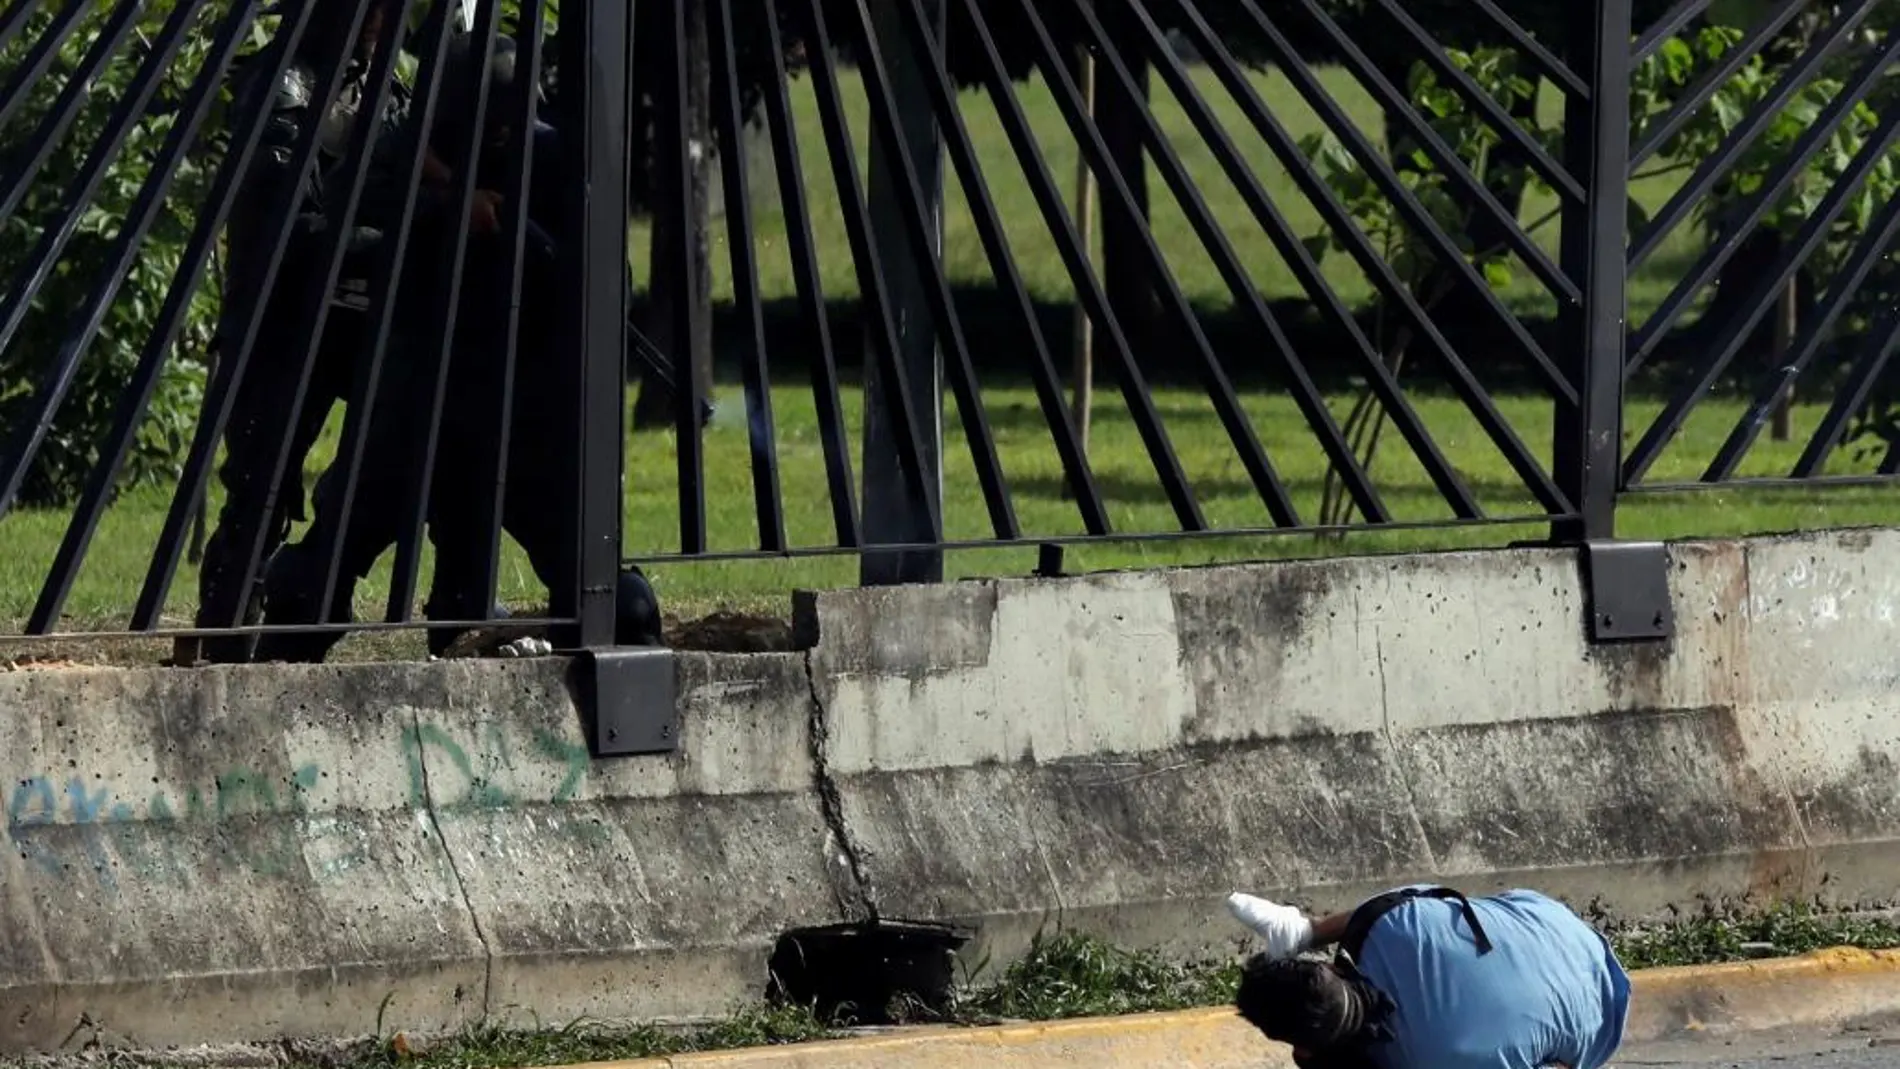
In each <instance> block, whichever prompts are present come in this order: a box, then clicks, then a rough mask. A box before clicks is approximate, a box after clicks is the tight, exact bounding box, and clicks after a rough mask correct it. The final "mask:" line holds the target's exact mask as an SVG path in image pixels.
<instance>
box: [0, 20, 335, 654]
mask: <svg viewBox="0 0 1900 1069" xmlns="http://www.w3.org/2000/svg"><path fill="white" fill-rule="evenodd" d="M259 2H260V0H237V2H236V3H235V4H233V5H232V7H231V11H230V13H229V14H228V15H226V16H225V20H224V22H223V24H222V25H221V26H220V27H219V29H218V32H217V35H216V36H215V37H214V38H213V40H212V43H211V47H210V49H209V51H208V52H207V54H206V57H205V62H204V66H203V67H202V68H200V70H199V72H198V75H197V77H196V78H195V79H194V80H193V81H192V84H191V88H190V89H189V90H187V91H186V94H185V100H184V103H183V105H182V106H181V108H180V110H179V113H178V115H177V116H176V117H175V118H174V120H173V122H172V128H171V130H170V131H169V132H168V133H167V134H166V135H165V141H164V143H163V144H162V145H161V146H160V147H159V151H158V155H157V156H156V157H155V158H154V160H153V163H152V169H151V171H150V173H148V174H147V176H146V179H145V184H144V185H143V186H141V187H140V189H139V194H138V198H137V199H136V200H135V201H134V202H133V204H132V208H131V210H130V211H128V212H127V213H126V217H125V219H124V221H123V222H121V223H120V225H119V234H118V237H117V238H115V239H114V241H113V246H112V249H111V251H110V252H109V253H108V254H107V256H106V258H105V262H106V263H107V264H108V265H109V266H108V268H107V269H106V271H105V273H104V275H103V277H102V281H101V283H100V285H99V288H98V289H97V290H95V291H94V293H93V295H92V299H91V300H90V301H89V302H87V304H86V305H85V307H83V308H81V309H79V310H78V312H77V313H76V314H75V316H74V323H75V326H74V329H73V332H72V333H71V334H70V335H69V336H68V338H67V340H66V342H65V343H64V345H63V346H62V347H61V350H60V356H59V357H58V358H57V362H59V363H64V362H66V361H67V360H68V359H69V358H68V356H67V355H66V354H67V353H68V352H70V353H71V354H72V356H71V357H70V359H71V360H72V361H73V363H74V364H75V365H76V364H77V362H78V361H79V359H80V358H81V357H82V356H83V354H84V353H85V351H86V349H87V348H88V347H89V346H91V344H92V341H93V339H94V338H96V337H98V334H99V330H100V328H101V326H103V325H104V323H105V317H106V313H107V311H108V310H109V309H110V308H111V307H112V304H113V301H114V300H115V299H116V298H117V296H118V292H119V287H120V286H121V285H123V284H124V281H125V278H126V276H127V275H128V274H130V272H131V267H132V263H133V261H134V259H135V258H136V257H137V256H138V251H139V246H140V244H141V243H142V242H143V241H144V239H145V235H146V234H147V233H148V232H149V231H150V230H151V227H152V224H153V223H154V222H155V221H156V220H157V218H158V214H159V209H160V208H161V207H162V206H163V205H164V202H165V197H166V195H167V194H168V193H169V192H170V190H171V186H172V182H173V181H174V180H176V179H177V177H178V172H179V165H180V164H181V163H182V162H183V161H184V159H185V154H186V153H187V152H188V151H189V150H190V148H191V144H192V142H193V141H194V140H195V139H196V138H197V136H198V132H199V131H200V130H201V129H202V128H203V127H204V125H205V120H206V118H207V117H208V116H209V115H210V113H211V105H212V103H213V102H214V101H215V100H216V99H217V97H218V92H219V88H220V86H221V85H222V84H223V82H224V78H225V74H226V72H227V71H229V70H230V67H231V61H232V60H233V59H234V58H235V57H236V56H237V52H238V49H239V48H240V47H241V46H242V45H243V44H244V42H245V40H246V38H247V36H248V34H249V32H250V28H251V24H252V20H253V16H254V14H255V12H256V10H257V6H258V4H259ZM296 19H297V16H295V15H293V16H292V17H291V18H290V19H287V20H286V26H285V31H284V32H285V33H292V32H294V30H293V28H292V26H293V24H294V25H295V26H297V27H300V26H301V23H300V22H297V21H296ZM284 62H288V60H287V59H285V60H284ZM268 101H269V97H268V95H266V94H259V96H258V98H257V99H256V100H255V101H254V102H253V104H252V107H251V108H250V109H249V110H248V111H247V112H246V113H245V114H244V115H242V116H241V117H239V118H238V119H237V121H236V122H235V123H234V124H233V126H232V129H233V131H234V134H233V137H232V139H231V149H230V152H231V157H230V158H229V159H228V160H227V162H226V165H225V167H224V168H222V169H221V170H220V171H219V173H218V176H217V178H216V179H215V180H214V183H213V185H212V189H211V193H210V196H209V198H208V199H207V200H206V201H205V204H206V205H207V206H209V210H201V213H200V217H199V222H198V228H197V229H196V230H195V231H194V232H193V233H192V236H191V243H190V244H189V245H188V246H187V248H186V252H185V255H184V257H183V258H182V259H181V260H180V261H179V267H178V275H177V276H176V277H175V278H174V279H173V281H172V286H171V289H170V291H169V292H168V293H167V294H166V298H165V304H164V306H163V308H161V309H160V311H159V315H158V319H157V321H156V323H155V325H154V327H153V331H152V334H151V335H150V336H149V337H148V338H147V340H146V344H145V348H144V349H143V350H142V351H141V353H140V355H139V361H138V365H137V368H136V369H135V370H134V371H133V373H132V378H131V380H130V381H129V382H128V383H127V384H126V388H125V390H124V391H123V392H122V393H121V394H120V397H119V407H118V410H117V411H116V412H115V413H114V415H113V423H112V430H111V431H110V432H109V433H108V434H107V436H106V439H105V441H106V443H108V444H106V445H104V446H102V448H101V449H100V453H99V459H98V460H97V461H96V462H95V463H94V464H93V467H92V470H91V471H90V472H89V473H88V474H87V476H86V485H85V488H84V489H83V490H82V491H81V493H80V497H79V501H78V503H77V504H76V505H75V506H74V508H73V513H72V517H71V518H70V519H69V520H68V521H67V524H66V533H65V535H64V536H63V537H62V538H61V539H60V544H59V550H58V552H57V553H56V554H55V555H54V557H53V565H52V567H51V568H50V569H49V570H48V572H47V577H46V582H45V583H44V584H43V585H42V586H41V588H40V594H39V598H38V600H37V601H36V602H35V603H34V607H33V614H32V616H31V617H30V618H29V619H28V622H27V631H28V633H30V634H36V635H37V634H45V633H47V632H48V631H49V630H51V629H52V627H53V625H54V623H55V622H56V621H58V619H59V617H60V613H61V612H62V611H63V610H64V608H65V604H66V599H67V597H69V596H70V595H71V593H72V586H73V582H74V580H75V579H77V578H78V575H79V568H80V565H81V564H83V563H84V561H85V558H86V551H87V550H88V549H89V548H90V547H91V545H92V538H93V535H94V534H96V533H97V531H98V528H99V519H100V517H101V516H103V515H104V514H105V507H106V504H107V502H108V501H109V500H110V499H111V496H112V490H113V488H114V487H115V486H117V485H118V481H119V472H120V470H121V469H122V468H123V467H124V465H125V458H126V454H127V453H128V452H130V450H131V448H132V442H133V439H134V438H135V437H136V436H137V434H138V425H139V420H140V419H141V418H142V417H143V415H144V413H145V407H146V405H148V404H149V403H150V402H151V397H152V391H153V390H154V389H156V388H157V385H158V378H159V373H160V371H161V370H162V369H163V366H164V361H165V356H166V354H167V353H169V352H170V351H171V347H172V344H173V342H174V341H175V340H176V338H177V335H178V331H179V329H180V328H181V327H182V326H183V325H184V310H185V308H186V307H187V305H188V304H189V302H190V300H191V297H192V295H193V294H194V293H195V292H196V291H197V288H198V281H197V280H198V274H199V273H200V272H202V271H203V269H204V263H205V259H206V258H207V256H208V255H209V252H210V247H211V244H212V243H213V242H215V241H216V240H217V236H218V232H219V230H221V229H222V228H223V225H224V216H225V214H227V213H228V212H229V210H230V206H231V199H232V196H233V194H234V193H235V192H236V187H237V182H238V179H239V178H240V177H241V176H242V175H243V173H244V172H245V170H247V169H248V167H249V165H250V157H251V154H252V153H253V152H254V151H255V149H256V147H257V142H258V140H259V138H260V137H261V136H262V135H263V131H264V122H265V118H266V113H265V110H264V108H265V105H266V104H267V103H268ZM187 275H189V276H190V278H189V280H188V281H187V280H186V277H185V276H187ZM7 504H9V500H8V498H6V497H0V510H3V509H4V508H5V506H6V505H7Z"/></svg>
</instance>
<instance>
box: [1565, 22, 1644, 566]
mask: <svg viewBox="0 0 1900 1069" xmlns="http://www.w3.org/2000/svg"><path fill="white" fill-rule="evenodd" d="M1630 8H1631V0H1590V2H1587V3H1579V4H1577V5H1575V18H1576V22H1575V24H1574V26H1573V32H1572V33H1571V41H1572V42H1573V48H1574V51H1573V53H1572V56H1573V58H1572V62H1573V64H1574V65H1575V67H1576V70H1577V73H1578V74H1579V75H1581V76H1582V77H1583V78H1584V80H1585V81H1587V82H1588V83H1589V85H1590V96H1589V97H1588V98H1587V99H1585V98H1582V97H1580V96H1578V95H1577V94H1571V95H1570V98H1569V100H1568V103H1567V105H1566V109H1565V112H1564V134H1565V136H1564V142H1565V144H1564V162H1565V166H1566V169H1567V170H1569V172H1570V173H1571V174H1572V175H1573V176H1575V177H1576V178H1577V180H1578V181H1579V182H1581V183H1582V184H1583V187H1584V191H1585V194H1586V197H1585V202H1584V203H1583V204H1580V205H1579V204H1575V203H1572V204H1571V205H1569V206H1568V207H1567V208H1566V211H1565V214H1564V218H1563V249H1562V256H1563V267H1564V271H1565V273H1566V274H1568V275H1569V277H1570V278H1572V279H1573V280H1575V281H1576V283H1577V287H1578V289H1579V290H1581V291H1582V297H1581V300H1580V301H1579V302H1578V303H1577V304H1575V305H1572V306H1570V307H1569V308H1567V309H1565V314H1564V315H1563V317H1562V322H1563V326H1564V330H1563V336H1564V340H1565V346H1564V348H1565V350H1566V351H1567V355H1568V356H1569V360H1568V365H1569V366H1568V368H1567V371H1568V373H1569V375H1570V376H1571V379H1572V381H1573V382H1575V383H1576V384H1577V394H1578V403H1577V405H1576V406H1575V407H1571V406H1568V405H1565V404H1563V403H1562V402H1558V405H1557V419H1556V428H1555V431H1556V438H1555V441H1554V443H1553V446H1554V448H1553V458H1554V460H1555V471H1554V473H1553V474H1555V476H1556V479H1557V484H1558V485H1559V486H1560V487H1562V488H1563V491H1564V494H1565V495H1566V496H1567V497H1569V498H1570V500H1571V504H1572V505H1573V506H1575V509H1576V511H1577V513H1578V514H1579V518H1578V519H1576V520H1572V521H1566V522H1562V523H1556V524H1553V525H1552V527H1551V538H1552V540H1553V541H1555V542H1560V543H1570V544H1576V543H1580V542H1586V541H1600V540H1606V539H1612V538H1614V537H1616V500H1617V491H1618V489H1619V487H1618V481H1619V477H1620V476H1619V473H1620V465H1621V456H1622V426H1623V424H1622V417H1623V364H1624V346H1625V339H1626V338H1627V336H1628V330H1627V323H1626V320H1625V287H1626V283H1627V275H1628V266H1627V265H1628V259H1627V250H1626V242H1625V240H1624V233H1625V228H1626V225H1627V218H1628V211H1629V207H1628V206H1629V128H1630V84H1629V76H1630V47H1631V46H1630V33H1631V29H1632V27H1631V16H1630Z"/></svg>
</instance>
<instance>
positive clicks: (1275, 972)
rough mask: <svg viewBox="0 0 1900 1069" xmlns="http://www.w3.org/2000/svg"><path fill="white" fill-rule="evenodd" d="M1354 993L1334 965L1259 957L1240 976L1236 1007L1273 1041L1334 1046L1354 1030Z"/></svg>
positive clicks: (1310, 1047) (1306, 1046)
mask: <svg viewBox="0 0 1900 1069" xmlns="http://www.w3.org/2000/svg"><path fill="white" fill-rule="evenodd" d="M1355 1001H1356V995H1355V993H1354V992H1353V991H1352V990H1351V989H1350V988H1348V987H1347V985H1346V984H1345V982H1344V981H1343V980H1342V979H1341V977H1340V975H1339V974H1338V973H1337V972H1335V971H1334V970H1333V967H1332V966H1331V965H1328V964H1325V963H1323V962H1316V961H1297V960H1294V961H1274V960H1271V959H1269V958H1268V957H1267V956H1266V955H1264V954H1256V955H1255V956H1254V957H1253V958H1252V959H1250V960H1249V961H1248V962H1247V964H1246V966H1245V967H1244V968H1242V970H1241V973H1240V992H1239V994H1238V995H1237V996H1236V997H1235V999H1234V1004H1235V1008H1236V1009H1238V1010H1239V1011H1240V1016H1241V1017H1242V1018H1244V1019H1245V1020H1246V1021H1247V1023H1248V1024H1251V1025H1253V1026H1254V1027H1255V1028H1258V1029H1259V1030H1260V1031H1261V1032H1263V1033H1265V1034H1266V1037H1267V1038H1268V1039H1273V1040H1278V1041H1280V1042H1282V1043H1290V1044H1292V1045H1293V1046H1295V1047H1299V1048H1302V1049H1306V1050H1317V1049H1320V1048H1323V1047H1330V1046H1333V1045H1334V1044H1336V1043H1338V1042H1339V1041H1340V1040H1342V1039H1344V1038H1346V1036H1347V1035H1348V1034H1349V1033H1350V1032H1352V1031H1353V1030H1354V1028H1355V1025H1356V1023H1357V1019H1358V1018H1359V1017H1360V1014H1358V1013H1357V1012H1355V1010H1356V1007H1355V1005H1354V1003H1355Z"/></svg>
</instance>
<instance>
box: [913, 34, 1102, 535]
mask: <svg viewBox="0 0 1900 1069" xmlns="http://www.w3.org/2000/svg"><path fill="white" fill-rule="evenodd" d="M899 13H900V14H902V15H903V22H904V29H905V30H906V31H908V33H909V34H910V38H911V52H910V54H911V57H912V58H913V59H914V60H915V61H916V62H917V63H919V64H922V65H923V69H924V71H925V72H926V73H927V74H928V75H929V77H928V79H927V80H926V81H925V83H924V88H925V89H927V90H928V91H929V93H930V100H931V105H932V106H933V107H934V108H936V112H937V122H938V125H939V127H940V128H941V129H942V130H943V133H944V143H945V147H946V148H947V149H948V153H949V156H950V162H951V165H952V166H954V167H955V168H956V172H957V177H958V179H959V181H960V182H961V183H962V186H963V193H964V197H965V199H966V200H967V201H968V202H969V204H970V215H971V217H972V220H973V222H974V223H975V225H976V233H977V238H978V240H980V241H981V242H982V243H983V250H984V253H985V255H986V256H987V257H988V258H989V262H990V272H991V273H992V274H993V275H994V276H995V277H996V283H997V286H998V288H999V289H1001V290H1002V291H1003V293H1004V295H1005V296H1006V297H1007V298H1008V299H1009V303H1010V305H1011V307H1012V308H1013V309H1014V311H1015V312H1016V315H1017V317H1018V318H1019V319H1021V321H1022V328H1023V332H1024V334H1026V335H1027V336H1028V338H1029V348H1030V354H1031V356H1032V357H1033V359H1032V360H1031V361H1030V363H1029V372H1030V376H1031V377H1032V378H1033V379H1034V380H1035V383H1036V397H1037V400H1038V401H1039V402H1040V403H1041V405H1042V412H1043V419H1044V420H1045V421H1046V422H1047V423H1048V425H1049V432H1050V434H1051V435H1052V436H1053V437H1054V438H1055V446H1056V453H1057V455H1058V456H1060V457H1061V459H1062V469H1063V472H1064V473H1065V474H1066V475H1067V476H1068V485H1069V486H1070V488H1071V489H1072V490H1073V491H1074V493H1075V498H1076V506H1077V508H1079V509H1080V510H1081V513H1082V526H1083V529H1084V530H1086V531H1088V532H1089V533H1090V534H1107V533H1108V532H1109V530H1110V523H1109V518H1108V508H1107V506H1106V505H1105V504H1104V503H1103V501H1102V492H1101V487H1100V486H1098V485H1097V483H1096V480H1095V473H1094V472H1093V471H1092V470H1091V469H1090V466H1089V460H1088V450H1087V446H1086V442H1087V434H1086V431H1085V430H1084V429H1083V428H1082V427H1078V426H1077V421H1078V420H1079V419H1080V417H1078V416H1072V415H1071V413H1070V411H1069V409H1068V407H1067V406H1066V405H1065V404H1064V403H1063V397H1062V383H1061V380H1060V377H1059V375H1058V373H1057V371H1056V363H1055V357H1054V356H1053V355H1052V353H1051V351H1050V348H1049V343H1048V340H1047V339H1046V338H1044V337H1043V333H1042V325H1041V323H1039V322H1038V321H1037V317H1036V307H1035V302H1034V301H1033V300H1031V298H1030V296H1029V288H1028V286H1027V285H1026V284H1025V283H1024V281H1023V276H1022V271H1021V270H1020V269H1018V268H1017V266H1016V258H1015V256H1014V255H1013V254H1012V253H1011V252H1010V248H1009V239H1008V235H1007V234H1006V233H1005V232H1004V228H1003V223H1002V217H1001V215H1000V214H999V213H998V212H997V210H996V201H995V198H994V197H992V196H991V194H990V188H989V182H988V181H987V180H986V179H985V177H984V175H983V165H982V162H981V161H980V159H979V158H978V156H977V152H976V145H975V142H973V141H972V140H971V139H970V131H969V127H968V126H967V125H966V124H965V123H964V121H963V112H962V110H961V109H960V108H959V106H958V103H957V93H956V89H955V87H954V86H953V85H952V84H951V82H950V76H949V74H948V72H947V71H946V68H945V64H944V62H943V61H944V55H943V52H942V49H941V46H939V45H938V44H937V40H938V39H937V38H933V37H932V36H931V30H930V26H929V20H928V18H927V17H926V15H925V12H924V8H923V5H922V3H921V2H920V0H900V6H899ZM1086 244H1087V242H1086V239H1085V240H1084V242H1083V245H1084V246H1085V247H1086ZM1082 303H1083V304H1086V302H1082ZM1081 310H1082V308H1081V306H1080V305H1079V306H1078V312H1080V311H1081ZM1076 318H1077V319H1079V320H1081V321H1082V322H1084V323H1088V322H1092V321H1091V320H1089V319H1088V318H1087V316H1086V315H1083V314H1078V315H1077V317H1076ZM1084 426H1085V425H1084Z"/></svg>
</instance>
